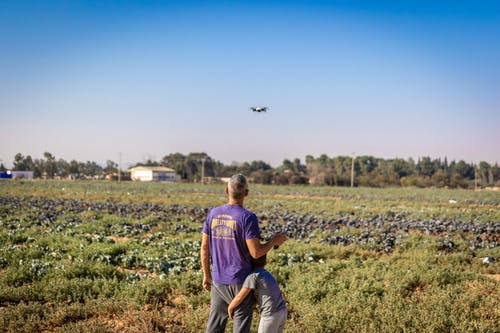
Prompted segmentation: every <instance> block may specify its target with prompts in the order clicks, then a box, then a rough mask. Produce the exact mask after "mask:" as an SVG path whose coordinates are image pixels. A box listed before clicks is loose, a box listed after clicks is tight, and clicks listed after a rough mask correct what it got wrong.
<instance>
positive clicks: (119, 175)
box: [118, 152, 122, 182]
mask: <svg viewBox="0 0 500 333" xmlns="http://www.w3.org/2000/svg"><path fill="white" fill-rule="evenodd" d="M121 181H122V153H121V152H118V182H121Z"/></svg>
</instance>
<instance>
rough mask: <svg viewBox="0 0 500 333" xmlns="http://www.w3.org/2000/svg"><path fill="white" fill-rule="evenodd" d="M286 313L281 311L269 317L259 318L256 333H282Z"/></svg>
mask: <svg viewBox="0 0 500 333" xmlns="http://www.w3.org/2000/svg"><path fill="white" fill-rule="evenodd" d="M286 316H287V311H286V309H283V310H281V311H278V312H275V313H273V314H271V315H270V316H264V317H260V322H259V331H258V333H282V332H283V330H284V328H285V322H286Z"/></svg>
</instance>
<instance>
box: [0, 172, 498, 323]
mask: <svg viewBox="0 0 500 333" xmlns="http://www.w3.org/2000/svg"><path fill="white" fill-rule="evenodd" d="M224 202H225V197H224V194H223V187H221V186H215V185H205V186H201V185H195V184H158V183H154V184H136V183H106V182H64V181H61V182H58V181H32V182H0V332H3V331H5V332H18V331H19V332H33V331H49V332H50V331H58V332H75V331H81V332H97V331H99V332H117V331H127V329H129V331H131V332H132V331H137V330H142V331H144V332H199V331H203V329H204V322H205V321H206V318H207V316H208V306H209V295H208V293H206V292H205V291H204V290H203V289H202V288H201V272H200V262H199V250H200V231H201V228H202V224H203V222H204V219H205V217H206V214H207V212H208V211H209V209H210V208H211V207H213V206H215V205H218V204H222V203H224ZM246 206H247V207H248V208H250V209H251V210H253V211H254V212H255V213H256V214H257V216H258V217H259V221H260V223H261V229H262V236H263V238H267V237H269V236H270V235H271V234H272V233H274V232H277V231H281V232H285V233H286V234H287V235H288V236H289V237H290V240H289V241H288V242H286V243H285V244H284V245H283V246H281V247H280V249H278V250H276V251H272V253H270V258H269V261H270V263H269V267H268V269H269V270H270V271H272V272H273V274H275V275H276V277H277V278H278V281H279V283H280V285H281V286H282V289H283V290H284V293H285V295H286V296H287V306H288V308H289V314H290V315H289V320H288V324H287V331H290V332H299V331H302V332H304V331H311V332H325V331H356V332H367V331H374V330H375V331H391V332H393V331H408V332H412V331H450V330H451V331H461V330H466V331H477V332H488V331H494V327H496V326H495V323H496V322H498V319H499V318H500V316H499V313H498V310H497V307H495V306H492V304H495V303H497V304H498V301H499V293H498V287H499V282H498V280H497V278H498V276H499V272H498V268H497V263H496V261H495V259H496V260H498V259H499V254H500V250H499V249H500V247H499V245H500V212H499V209H498V208H499V206H500V195H499V194H497V193H495V192H473V191H449V190H427V191H426V190H412V189H407V190H404V189H385V190H382V189H381V190H374V189H344V188H342V189H338V188H312V187H300V186H298V187H272V186H268V187H266V186H255V187H251V194H250V197H249V198H248V200H247V201H246ZM485 257H487V258H490V259H491V260H493V261H491V262H490V263H488V264H484V263H483V258H485ZM311 283H313V284H312V285H311ZM478 297H480V298H478ZM472 307H474V309H475V310H474V311H472V312H471V309H472ZM344 308H345V309H344ZM347 309H349V311H348V310H347ZM382 309H391V310H390V311H389V310H387V311H385V310H382ZM391 312H392V313H391ZM394 313H396V314H399V315H400V316H402V319H396V318H395V317H394ZM422 315H426V316H431V317H432V318H433V319H432V320H430V319H429V320H428V321H427V320H424V321H420V322H419V320H418V318H419V317H421V316H422ZM255 316H256V318H257V314H255ZM454 316H458V318H461V319H460V320H457V322H452V321H450V320H451V319H450V318H453V317H454ZM348 318H351V319H348ZM458 318H457V319H458ZM256 322H257V320H256ZM313 323H314V324H313ZM254 324H255V323H254ZM230 326H231V323H229V327H230ZM422 328H423V329H422Z"/></svg>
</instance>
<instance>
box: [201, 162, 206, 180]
mask: <svg viewBox="0 0 500 333" xmlns="http://www.w3.org/2000/svg"><path fill="white" fill-rule="evenodd" d="M204 178H205V159H204V158H202V159H201V183H202V184H203V179H204Z"/></svg>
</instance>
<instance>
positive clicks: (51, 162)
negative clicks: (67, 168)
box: [43, 152, 57, 178]
mask: <svg viewBox="0 0 500 333" xmlns="http://www.w3.org/2000/svg"><path fill="white" fill-rule="evenodd" d="M43 157H45V163H44V172H45V174H46V176H47V178H54V176H55V175H56V173H57V162H56V158H55V157H54V156H53V155H52V154H51V153H49V152H45V153H43Z"/></svg>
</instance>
